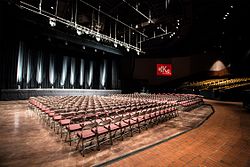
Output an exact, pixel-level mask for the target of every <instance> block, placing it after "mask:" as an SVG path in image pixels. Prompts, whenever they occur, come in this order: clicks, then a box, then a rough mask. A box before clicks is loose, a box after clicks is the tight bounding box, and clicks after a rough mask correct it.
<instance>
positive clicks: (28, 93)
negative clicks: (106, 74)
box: [1, 89, 121, 100]
mask: <svg viewBox="0 0 250 167" xmlns="http://www.w3.org/2000/svg"><path fill="white" fill-rule="evenodd" d="M120 93H121V90H112V89H109V90H104V89H2V90H1V100H25V99H28V98H29V97H36V96H84V95H103V96H106V95H109V94H120Z"/></svg>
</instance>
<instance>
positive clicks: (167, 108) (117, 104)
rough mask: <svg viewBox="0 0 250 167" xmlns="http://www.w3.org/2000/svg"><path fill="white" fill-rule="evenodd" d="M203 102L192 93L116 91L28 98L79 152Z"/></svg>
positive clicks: (36, 111)
mask: <svg viewBox="0 0 250 167" xmlns="http://www.w3.org/2000/svg"><path fill="white" fill-rule="evenodd" d="M202 104H203V98H202V96H199V95H192V94H118V95H110V96H57V97H52V96H47V97H46V96H44V97H32V98H30V99H29V109H30V110H32V111H34V112H35V113H36V114H37V115H38V116H39V118H40V119H41V120H42V122H44V123H45V124H46V125H47V126H48V127H50V128H51V129H53V131H54V132H55V133H57V134H59V136H60V137H61V138H63V140H65V142H69V144H70V145H71V144H72V141H76V149H78V150H80V152H81V153H82V155H84V154H85V152H86V150H90V148H91V149H95V150H100V148H101V147H100V146H101V145H103V144H110V145H112V144H113V141H114V140H115V139H120V140H123V139H124V138H125V137H128V136H130V137H132V136H133V135H134V134H135V133H141V132H142V131H143V130H146V129H148V128H150V127H152V126H154V125H157V124H159V123H161V122H163V121H166V120H169V119H171V118H174V117H176V116H178V112H179V111H190V110H191V109H194V108H196V107H199V106H200V105H202Z"/></svg>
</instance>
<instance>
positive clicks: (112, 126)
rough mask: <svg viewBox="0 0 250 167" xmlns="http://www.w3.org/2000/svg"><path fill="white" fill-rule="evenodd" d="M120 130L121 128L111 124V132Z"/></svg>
mask: <svg viewBox="0 0 250 167" xmlns="http://www.w3.org/2000/svg"><path fill="white" fill-rule="evenodd" d="M119 128H120V127H119V126H117V125H116V124H111V125H110V130H111V131H113V130H117V129H119Z"/></svg>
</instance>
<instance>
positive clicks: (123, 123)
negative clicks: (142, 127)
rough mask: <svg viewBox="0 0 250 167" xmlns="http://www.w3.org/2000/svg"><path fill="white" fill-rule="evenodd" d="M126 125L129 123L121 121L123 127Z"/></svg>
mask: <svg viewBox="0 0 250 167" xmlns="http://www.w3.org/2000/svg"><path fill="white" fill-rule="evenodd" d="M128 125H129V124H128V123H126V122H124V121H122V122H121V127H123V128H124V127H127V126H128Z"/></svg>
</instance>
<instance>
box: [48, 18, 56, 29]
mask: <svg viewBox="0 0 250 167" xmlns="http://www.w3.org/2000/svg"><path fill="white" fill-rule="evenodd" d="M49 24H50V26H51V27H55V26H56V19H55V18H52V17H51V18H49Z"/></svg>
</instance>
